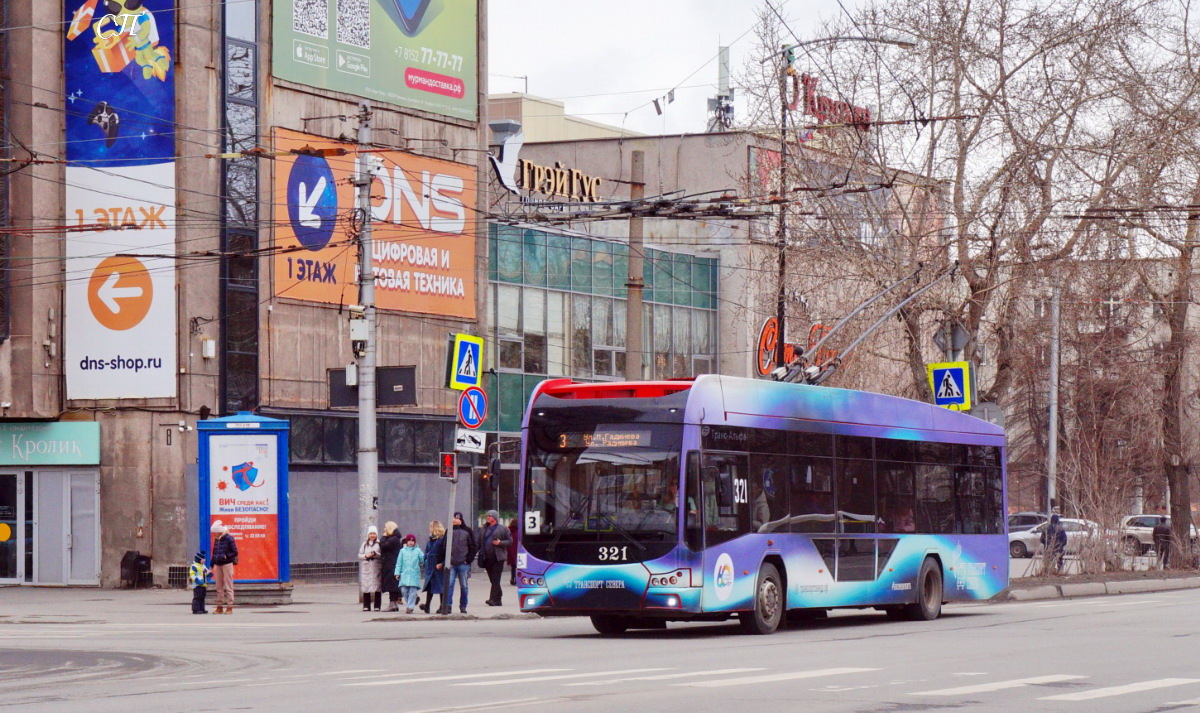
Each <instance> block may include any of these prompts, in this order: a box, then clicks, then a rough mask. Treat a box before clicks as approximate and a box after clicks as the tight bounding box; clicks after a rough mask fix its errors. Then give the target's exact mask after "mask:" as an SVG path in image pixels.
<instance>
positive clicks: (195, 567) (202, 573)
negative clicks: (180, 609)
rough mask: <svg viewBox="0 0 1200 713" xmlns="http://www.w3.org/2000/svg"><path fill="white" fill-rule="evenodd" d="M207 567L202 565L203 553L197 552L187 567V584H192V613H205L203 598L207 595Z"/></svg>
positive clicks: (206, 611)
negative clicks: (190, 564)
mask: <svg viewBox="0 0 1200 713" xmlns="http://www.w3.org/2000/svg"><path fill="white" fill-rule="evenodd" d="M208 574H209V571H208V567H206V566H204V553H203V552H197V553H196V556H195V557H194V558H193V559H192V566H191V567H189V568H188V584H190V585H192V613H193V614H207V613H208V610H207V609H205V608H204V599H205V597H207V596H208Z"/></svg>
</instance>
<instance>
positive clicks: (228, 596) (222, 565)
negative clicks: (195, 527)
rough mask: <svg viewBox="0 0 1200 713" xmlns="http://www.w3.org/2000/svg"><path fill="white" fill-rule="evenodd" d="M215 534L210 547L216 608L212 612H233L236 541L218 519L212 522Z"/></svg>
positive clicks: (236, 561)
mask: <svg viewBox="0 0 1200 713" xmlns="http://www.w3.org/2000/svg"><path fill="white" fill-rule="evenodd" d="M210 529H211V531H212V533H213V534H214V535H216V536H217V539H216V541H214V542H213V549H212V553H213V556H212V564H213V566H212V573H213V579H214V580H215V582H216V585H217V609H216V611H215V612H213V613H214V614H232V613H233V567H234V565H236V564H237V563H238V550H237V541H236V540H234V539H233V535H231V534H229V528H228V527H225V524H224V523H222V522H221V521H220V520H217V521H216V522H214V523H213V524H212V528H210Z"/></svg>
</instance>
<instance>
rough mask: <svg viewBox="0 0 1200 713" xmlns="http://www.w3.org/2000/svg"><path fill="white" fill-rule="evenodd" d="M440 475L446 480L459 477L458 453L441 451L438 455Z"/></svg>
mask: <svg viewBox="0 0 1200 713" xmlns="http://www.w3.org/2000/svg"><path fill="white" fill-rule="evenodd" d="M438 475H440V476H441V477H442V478H445V479H446V480H454V479H455V478H457V477H458V454H457V453H441V454H439V455H438Z"/></svg>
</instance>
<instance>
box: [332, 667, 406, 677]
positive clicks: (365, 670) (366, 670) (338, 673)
mask: <svg viewBox="0 0 1200 713" xmlns="http://www.w3.org/2000/svg"><path fill="white" fill-rule="evenodd" d="M385 670H386V669H382V668H355V669H350V670H348V671H322V672H320V673H318V674H317V675H318V676H341V675H342V674H344V673H383V672H384V671H385ZM393 673H395V672H394V671H393Z"/></svg>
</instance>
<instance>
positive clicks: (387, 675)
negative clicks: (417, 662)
mask: <svg viewBox="0 0 1200 713" xmlns="http://www.w3.org/2000/svg"><path fill="white" fill-rule="evenodd" d="M446 670H448V669H444V668H440V669H437V670H436V671H408V672H407V673H396V672H395V671H393V672H392V673H372V674H370V675H369V676H350V677H348V678H342V679H338V680H340V681H363V680H366V679H368V678H396V677H397V676H427V675H429V674H431V673H441V672H443V671H446Z"/></svg>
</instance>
